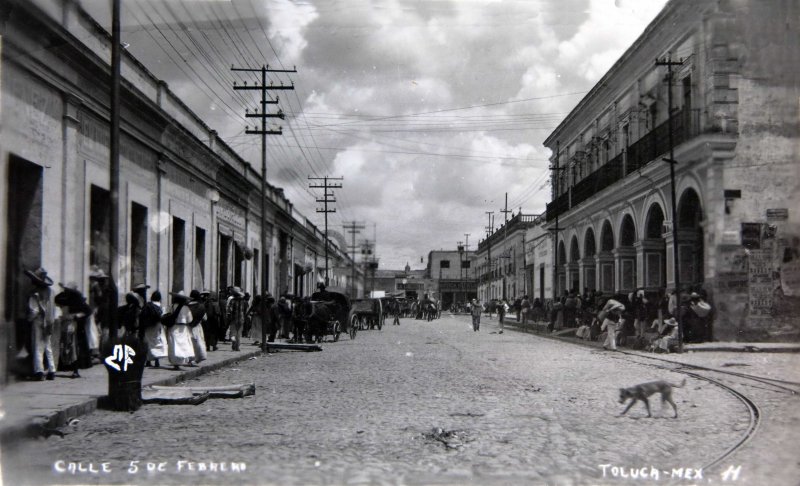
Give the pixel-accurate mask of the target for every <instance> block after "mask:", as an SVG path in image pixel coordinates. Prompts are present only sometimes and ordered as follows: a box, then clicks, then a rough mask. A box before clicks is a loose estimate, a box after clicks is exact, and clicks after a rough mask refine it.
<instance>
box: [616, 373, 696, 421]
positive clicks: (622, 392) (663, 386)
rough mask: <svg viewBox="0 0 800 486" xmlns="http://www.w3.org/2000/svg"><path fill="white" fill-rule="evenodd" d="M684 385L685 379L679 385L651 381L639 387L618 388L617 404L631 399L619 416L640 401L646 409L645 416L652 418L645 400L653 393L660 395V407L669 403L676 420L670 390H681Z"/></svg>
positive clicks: (676, 413) (674, 406)
mask: <svg viewBox="0 0 800 486" xmlns="http://www.w3.org/2000/svg"><path fill="white" fill-rule="evenodd" d="M684 385H686V379H684V380H683V381H682V382H681V384H680V385H674V384H672V383H669V382H667V381H651V382H649V383H642V384H641V385H636V386H632V387H630V388H620V389H619V403H625V400H627V399H629V398H630V399H631V403H629V404H628V407H627V408H626V409H625V410H624V411H623V412H622V413H621V414H620V416H622V415H625V413H626V412H627V411H628V410H630V409H631V407H632V406H633V405H634V404H635V403H636V402H637V401H639V400H641V401H643V402H644V406H645V407H647V416H648V417H652V415H651V414H650V402H649V401H648V400H647V398H648V397H650V396H651V395H653V394H654V393H661V403H662V405H663V404H664V402H669V404H670V405H672V409H673V410H674V411H675V417H674V418H678V407H677V406H676V405H675V402H673V401H672V389H673V388H682V387H683V386H684Z"/></svg>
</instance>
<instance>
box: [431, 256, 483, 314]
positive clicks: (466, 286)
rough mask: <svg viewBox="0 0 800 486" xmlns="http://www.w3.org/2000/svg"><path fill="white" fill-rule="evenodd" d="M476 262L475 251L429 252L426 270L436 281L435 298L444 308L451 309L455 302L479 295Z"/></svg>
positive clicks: (461, 301)
mask: <svg viewBox="0 0 800 486" xmlns="http://www.w3.org/2000/svg"><path fill="white" fill-rule="evenodd" d="M474 263H475V252H474V251H467V250H464V249H462V251H458V250H449V251H445V250H434V251H431V252H428V266H427V268H426V270H425V272H426V275H427V277H428V278H429V279H431V280H433V281H435V282H436V286H435V288H436V293H437V296H436V297H435V298H436V299H438V300H439V301H440V303H441V306H442V309H449V308H451V307H452V306H453V304H459V303H465V302H469V301H470V300H472V299H474V298H476V297H477V295H478V292H477V282H476V278H475V267H474Z"/></svg>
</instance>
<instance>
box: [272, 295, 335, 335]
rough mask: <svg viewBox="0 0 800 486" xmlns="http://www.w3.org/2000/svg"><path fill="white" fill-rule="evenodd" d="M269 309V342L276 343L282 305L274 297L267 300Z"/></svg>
mask: <svg viewBox="0 0 800 486" xmlns="http://www.w3.org/2000/svg"><path fill="white" fill-rule="evenodd" d="M323 289H324V287H323ZM267 307H268V308H267V316H266V319H265V321H266V325H267V342H268V343H274V342H275V337H276V336H277V335H278V330H279V328H280V323H281V313H282V310H281V308H280V305H279V304H278V303H277V302H276V301H275V299H274V298H272V297H270V298H268V299H267ZM262 325H263V323H262Z"/></svg>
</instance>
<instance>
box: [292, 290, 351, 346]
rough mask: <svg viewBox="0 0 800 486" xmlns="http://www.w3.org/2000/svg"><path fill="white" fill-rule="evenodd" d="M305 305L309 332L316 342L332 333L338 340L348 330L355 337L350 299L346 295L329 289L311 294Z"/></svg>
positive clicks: (334, 338)
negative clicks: (351, 321)
mask: <svg viewBox="0 0 800 486" xmlns="http://www.w3.org/2000/svg"><path fill="white" fill-rule="evenodd" d="M303 305H304V312H303V314H305V316H306V318H307V320H308V333H309V335H313V336H314V338H315V340H316V342H318V343H320V342H322V340H323V338H324V337H325V336H326V335H331V336H333V340H334V341H338V340H339V335H340V334H341V333H342V332H347V333H348V334H349V335H350V339H355V337H356V333H355V330H354V329H353V328H352V326H350V325H349V320H348V318H349V316H350V307H351V305H350V299H348V298H347V296H346V295H344V294H340V293H339V292H329V291H324V292H315V293H314V294H312V295H311V300H310V301H307V302H305V303H304V304H303Z"/></svg>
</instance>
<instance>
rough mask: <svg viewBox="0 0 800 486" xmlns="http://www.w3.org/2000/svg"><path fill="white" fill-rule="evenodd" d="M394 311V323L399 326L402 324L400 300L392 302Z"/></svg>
mask: <svg viewBox="0 0 800 486" xmlns="http://www.w3.org/2000/svg"><path fill="white" fill-rule="evenodd" d="M392 311H393V314H394V321H392V325H393V326H399V325H400V302H398V301H396V300H395V301H394V303H393V304H392Z"/></svg>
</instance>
